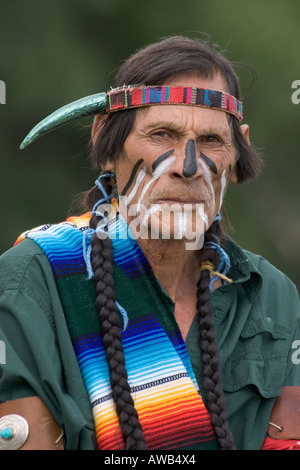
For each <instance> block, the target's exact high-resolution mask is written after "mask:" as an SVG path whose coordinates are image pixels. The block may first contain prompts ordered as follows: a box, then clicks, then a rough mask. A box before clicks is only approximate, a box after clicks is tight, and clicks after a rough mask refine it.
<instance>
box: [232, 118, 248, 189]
mask: <svg viewBox="0 0 300 470" xmlns="http://www.w3.org/2000/svg"><path fill="white" fill-rule="evenodd" d="M240 129H241V132H242V134H243V136H244V137H245V139H246V141H247V143H248V145H250V139H249V133H250V128H249V126H248V124H242V125H241V126H240ZM229 181H230V183H233V184H238V175H237V172H236V165H235V166H234V168H233V169H232V172H231V173H230V175H229Z"/></svg>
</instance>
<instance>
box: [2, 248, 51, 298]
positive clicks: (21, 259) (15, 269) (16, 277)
mask: <svg viewBox="0 0 300 470" xmlns="http://www.w3.org/2000/svg"><path fill="white" fill-rule="evenodd" d="M48 264H49V263H48V260H47V258H46V256H45V254H44V253H43V251H42V250H41V248H40V247H39V246H38V245H37V243H35V242H34V241H33V240H30V239H25V240H24V241H22V242H21V243H19V244H17V245H15V246H13V247H12V248H10V249H8V250H7V251H5V252H4V253H3V254H2V255H1V256H0V289H6V288H10V289H14V288H18V287H19V286H20V284H21V283H22V282H23V280H24V278H25V277H26V274H27V272H28V271H30V272H31V273H35V274H36V276H38V277H39V276H40V275H41V272H42V271H43V270H44V267H47V265H48Z"/></svg>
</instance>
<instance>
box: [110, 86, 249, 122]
mask: <svg viewBox="0 0 300 470" xmlns="http://www.w3.org/2000/svg"><path fill="white" fill-rule="evenodd" d="M107 98H108V100H107V112H108V113H110V112H114V111H120V110H122V109H130V108H138V107H140V106H150V105H158V104H159V105H162V104H166V105H170V104H173V105H174V104H175V105H178V104H184V105H187V106H200V107H204V108H210V109H216V110H220V111H225V112H226V113H230V114H233V115H234V116H235V117H236V118H237V119H238V120H239V121H241V120H242V119H243V105H242V103H241V101H238V100H237V99H236V98H235V97H234V96H232V95H229V94H228V93H225V92H224V91H218V90H208V89H205V88H196V87H183V86H145V87H139V88H120V89H116V90H112V91H109V92H108V93H107Z"/></svg>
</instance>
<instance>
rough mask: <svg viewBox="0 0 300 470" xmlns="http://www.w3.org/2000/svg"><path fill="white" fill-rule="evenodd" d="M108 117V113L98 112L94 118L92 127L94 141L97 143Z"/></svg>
mask: <svg viewBox="0 0 300 470" xmlns="http://www.w3.org/2000/svg"><path fill="white" fill-rule="evenodd" d="M107 118H108V114H97V115H96V116H95V119H94V123H93V127H92V142H93V145H95V143H96V140H97V137H98V133H99V131H100V130H101V128H102V126H103V124H104V122H105V121H106V119H107Z"/></svg>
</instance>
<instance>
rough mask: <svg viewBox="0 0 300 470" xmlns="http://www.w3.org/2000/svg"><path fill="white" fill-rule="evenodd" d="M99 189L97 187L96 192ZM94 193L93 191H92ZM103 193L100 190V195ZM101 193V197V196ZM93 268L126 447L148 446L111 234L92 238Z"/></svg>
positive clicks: (107, 183)
mask: <svg viewBox="0 0 300 470" xmlns="http://www.w3.org/2000/svg"><path fill="white" fill-rule="evenodd" d="M103 186H106V187H105V190H106V193H107V194H111V191H112V187H111V183H110V181H109V180H108V178H104V179H103ZM97 192H98V195H99V193H100V191H99V189H98V188H97V189H96V188H95V189H94V195H95V194H96V193H97ZM90 197H91V193H90ZM101 197H103V195H102V194H100V198H101ZM100 198H99V197H98V199H100ZM101 220H102V216H101V215H97V213H94V214H92V217H91V219H90V228H92V229H94V230H96V228H97V225H98V224H99V222H100V221H101ZM91 247H92V268H93V271H94V279H95V288H96V307H97V310H98V313H99V321H100V326H101V331H102V335H103V345H104V349H105V352H106V357H107V362H108V366H109V372H110V382H111V388H112V394H113V400H114V402H115V405H116V411H117V414H118V417H119V423H120V428H121V431H122V435H123V439H124V442H125V449H126V450H145V449H147V447H146V443H145V439H144V435H143V431H142V427H141V424H140V422H139V419H138V414H137V411H136V409H135V407H134V402H133V399H132V396H131V392H130V386H129V383H128V376H127V371H126V368H125V358H124V353H123V346H122V337H121V326H122V325H121V320H120V316H119V313H118V309H117V306H116V294H115V288H114V279H113V256H112V246H111V240H110V239H109V237H105V238H104V239H101V238H99V237H98V236H97V234H96V233H95V234H94V235H93V236H92V238H91Z"/></svg>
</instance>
